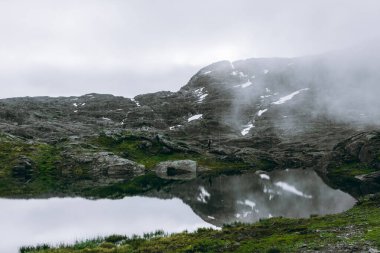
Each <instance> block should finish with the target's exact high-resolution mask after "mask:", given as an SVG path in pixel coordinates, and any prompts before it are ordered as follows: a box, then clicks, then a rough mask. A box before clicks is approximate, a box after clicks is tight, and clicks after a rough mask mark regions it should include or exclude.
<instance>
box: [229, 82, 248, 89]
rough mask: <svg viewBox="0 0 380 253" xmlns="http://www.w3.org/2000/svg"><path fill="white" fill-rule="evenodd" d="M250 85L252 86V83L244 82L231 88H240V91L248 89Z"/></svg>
mask: <svg viewBox="0 0 380 253" xmlns="http://www.w3.org/2000/svg"><path fill="white" fill-rule="evenodd" d="M251 85H252V82H251V81H249V80H248V81H247V82H245V83H243V84H238V85H234V86H233V87H234V88H242V89H244V88H247V87H249V86H251Z"/></svg>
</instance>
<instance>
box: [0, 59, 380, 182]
mask: <svg viewBox="0 0 380 253" xmlns="http://www.w3.org/2000/svg"><path fill="white" fill-rule="evenodd" d="M349 54H350V52H348V55H349ZM334 57H335V58H336V57H337V55H333V56H317V57H309V58H294V59H289V58H283V59H278V58H277V59H247V60H242V61H236V62H228V61H223V62H217V63H214V64H211V65H209V66H206V67H205V68H203V69H201V70H200V71H199V72H198V73H196V74H195V75H194V76H193V77H192V78H191V79H190V80H189V82H188V83H187V84H186V85H185V86H183V87H182V88H181V89H180V90H179V91H178V92H168V91H166V92H165V91H162V92H157V93H152V94H144V95H139V96H137V97H135V98H134V99H129V98H125V97H120V96H113V95H101V94H87V95H84V96H79V97H59V98H50V97H34V98H29V97H26V98H10V99H1V100H0V132H4V133H8V134H13V135H15V136H17V137H20V138H22V139H23V140H24V141H28V140H33V141H38V142H45V143H48V144H51V145H56V144H57V143H59V144H62V143H63V144H62V145H66V142H65V140H66V141H67V142H70V145H71V144H75V150H74V151H72V150H71V149H72V146H65V147H64V149H65V150H64V151H63V152H66V153H67V156H68V159H67V160H68V161H67V163H66V164H64V165H62V168H61V170H62V175H63V176H67V177H73V178H86V179H87V178H90V179H96V180H98V179H102V180H104V179H106V178H109V179H113V180H121V179H123V178H132V177H134V176H136V175H140V174H142V173H144V172H143V171H144V169H143V168H142V167H141V166H139V165H138V164H134V163H133V162H132V161H131V160H133V159H135V157H134V156H133V151H134V150H133V149H134V148H137V147H132V148H131V149H130V150H126V151H125V152H124V153H122V152H120V153H118V156H116V155H115V154H111V153H102V152H101V151H113V152H116V151H114V149H112V148H113V146H112V145H116V146H117V145H118V144H119V143H118V141H119V139H117V138H115V141H114V143H111V145H108V146H107V145H103V146H102V145H101V144H99V143H88V140H89V139H91V138H92V137H96V136H100V133H101V132H102V133H106V135H107V136H113V135H119V136H122V134H120V133H122V132H132V133H143V135H144V136H149V138H146V139H145V141H144V142H141V143H140V147H138V148H139V150H143V151H144V152H146V153H147V155H150V154H153V155H169V154H172V153H174V152H178V153H182V154H189V153H192V154H198V155H210V156H212V158H213V159H214V158H215V160H219V161H236V162H245V163H247V164H249V165H252V167H255V166H259V165H261V166H262V165H263V164H266V166H267V167H268V168H267V169H275V168H280V169H283V168H305V167H313V168H316V169H319V170H320V171H323V172H326V169H325V170H323V168H326V166H324V165H322V166H319V165H320V164H319V163H318V162H320V161H321V160H324V161H327V160H329V159H330V158H331V159H345V160H347V161H348V160H350V159H354V160H355V159H356V160H358V161H360V162H364V163H366V164H370V165H371V166H375V167H377V168H380V162H379V161H378V160H376V159H375V158H376V157H379V155H378V153H376V152H373V150H374V148H373V147H372V146H371V145H372V144H371V142H368V141H366V140H365V138H364V137H363V138H361V137H360V138H359V139H358V140H353V139H352V140H350V141H349V143H347V145H346V144H344V145H343V146H344V154H343V153H342V155H340V151H339V150H338V149H337V148H336V145H337V144H339V143H342V141H344V140H346V139H348V138H350V137H351V136H354V135H356V134H357V133H360V132H363V131H369V130H372V129H379V127H378V124H377V125H376V124H375V123H378V122H376V119H379V118H380V116H379V115H380V110H378V109H376V110H375V109H371V108H380V105H379V102H378V101H380V100H378V98H377V96H375V95H373V96H369V98H368V99H370V100H369V101H367V100H361V98H360V97H358V98H357V97H356V96H343V95H342V96H340V95H341V94H347V92H346V86H344V85H347V87H351V86H350V84H351V83H344V81H347V80H351V79H352V80H354V82H355V87H357V85H356V84H357V83H360V84H361V86H363V88H362V90H365V91H367V90H369V91H371V89H370V88H373V87H371V86H370V85H369V84H368V82H366V81H367V78H366V76H368V75H369V74H371V80H380V77H379V74H378V71H377V69H378V68H374V67H373V66H372V68H371V69H366V65H363V64H362V63H363V61H361V62H360V64H359V65H360V66H356V65H353V66H350V70H351V71H342V73H343V76H344V77H345V78H344V79H340V77H341V76H339V75H336V76H335V75H334V78H330V77H331V75H332V73H331V70H335V69H334V68H331V66H334V65H331V64H332V63H334V61H332V60H331V59H332V58H334ZM339 57H342V55H340V56H339ZM344 59H350V58H349V57H345V58H344ZM364 60H365V59H364ZM347 62H353V61H348V60H347ZM336 65H337V66H338V67H339V68H341V69H340V70H345V69H344V66H343V67H342V66H341V65H339V64H336ZM373 69H374V70H375V71H372V70H373ZM368 71H370V72H371V73H368ZM372 72H373V73H372ZM334 73H335V72H334ZM337 73H340V72H339V71H337ZM352 73H355V76H351V75H352ZM372 74H373V75H372ZM351 77H352V78H351ZM342 83H343V84H344V85H343V84H342ZM377 83H378V82H377ZM376 91H377V90H374V92H371V94H372V93H373V94H377V93H376ZM371 94H370V95H371ZM357 95H358V96H359V95H360V94H357ZM367 95H368V94H367ZM374 97H375V98H376V100H374ZM361 101H366V103H364V104H363V102H361ZM371 103H372V104H371ZM366 104H367V105H368V104H371V108H368V107H365V106H366ZM377 105H379V106H377ZM363 108H364V109H371V110H369V112H371V114H368V115H363V112H365V110H364V109H363ZM338 109H340V111H339V110H338ZM339 113H340V114H339ZM194 116H196V117H195V118H194ZM377 116H379V117H377ZM371 119H375V120H374V121H372V122H371V121H370V120H371ZM369 123H373V124H369ZM74 136H75V138H70V137H74ZM156 137H158V138H156ZM366 138H367V137H366ZM209 139H211V140H212V145H211V147H210V148H208V147H207V143H208V140H209ZM131 145H132V144H131ZM376 145H377V144H376ZM104 146H107V148H104ZM153 146H154V148H153ZM343 146H342V147H343ZM334 147H335V150H334V152H333V153H334V154H335V156H334V155H333V156H329V157H330V158H329V159H327V157H328V154H330V152H331V151H332V150H333V149H334ZM152 149H153V151H152ZM128 152H129V153H128ZM371 152H372V153H371ZM121 156H123V157H124V158H122V157H121ZM125 158H128V159H130V160H127V159H125ZM140 158H141V156H140ZM331 159H330V160H331ZM65 162H66V161H65ZM78 165H79V167H78ZM190 167H191V166H190ZM14 171H15V173H14V175H24V174H26V175H29V174H28V173H24V172H23V171H25V166H24V167H23V165H22V166H19V167H17V168H16V169H14ZM26 171H30V170H29V169H27V170H26ZM167 172H168V171H167V170H166V171H163V172H162V173H161V174H160V175H161V176H165V177H168V175H167ZM169 172H170V170H169ZM173 173H174V174H178V172H176V171H175V168H174V171H173ZM191 173H193V172H191ZM191 173H190V174H191ZM169 174H170V173H169ZM183 175H185V174H183ZM27 177H29V176H27ZM170 177H171V178H181V177H182V178H185V176H181V177H180V176H179V175H176V176H174V175H172V176H170ZM189 177H190V176H189ZM191 177H192V176H191Z"/></svg>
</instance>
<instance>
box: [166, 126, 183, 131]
mask: <svg viewBox="0 0 380 253" xmlns="http://www.w3.org/2000/svg"><path fill="white" fill-rule="evenodd" d="M180 127H182V125H176V126H171V127H169V130H171V131H173V130H176V129H177V128H180Z"/></svg>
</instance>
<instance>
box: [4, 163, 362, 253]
mask: <svg viewBox="0 0 380 253" xmlns="http://www.w3.org/2000/svg"><path fill="white" fill-rule="evenodd" d="M355 202H356V201H355V199H354V198H352V197H351V196H350V195H348V194H346V193H344V192H342V191H340V190H335V189H332V188H330V187H329V186H327V185H326V184H325V183H324V182H323V181H322V180H321V179H320V178H319V177H318V176H317V174H316V173H315V172H313V171H310V170H288V171H274V172H271V173H265V172H262V173H248V174H244V175H234V176H225V175H222V176H218V177H214V178H208V177H203V178H197V179H195V180H192V181H186V182H182V183H178V184H174V185H172V186H170V187H169V188H167V189H165V190H161V191H159V192H156V193H152V196H151V197H149V198H148V197H127V198H124V199H120V200H86V199H82V198H51V199H33V200H11V199H0V207H1V208H0V224H1V226H0V238H1V242H0V252H6V253H13V252H17V251H18V248H19V247H20V246H25V245H36V244H39V243H50V244H52V245H57V244H59V243H62V242H64V243H72V242H74V241H75V240H83V239H86V238H90V239H93V238H94V237H97V236H107V235H111V234H123V235H133V234H138V235H141V234H143V233H146V232H153V231H155V230H158V229H161V230H164V231H166V232H169V233H172V232H181V231H183V230H188V231H193V230H195V229H197V228H199V227H213V226H221V225H222V224H224V223H230V222H234V221H241V222H248V223H252V222H256V221H258V220H259V219H261V218H270V217H275V216H285V217H308V216H310V215H311V214H321V215H322V214H330V213H338V212H342V211H345V210H347V209H349V208H351V207H352V206H353V205H354V204H355Z"/></svg>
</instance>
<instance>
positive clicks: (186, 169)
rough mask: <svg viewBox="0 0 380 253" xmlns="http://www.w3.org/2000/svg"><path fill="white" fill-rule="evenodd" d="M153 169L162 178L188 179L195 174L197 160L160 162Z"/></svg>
mask: <svg viewBox="0 0 380 253" xmlns="http://www.w3.org/2000/svg"><path fill="white" fill-rule="evenodd" d="M155 171H156V174H157V176H159V177H161V178H164V179H174V180H190V179H193V178H196V176H197V162H195V161H192V160H178V161H166V162H161V163H159V164H158V165H157V166H156V168H155Z"/></svg>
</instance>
